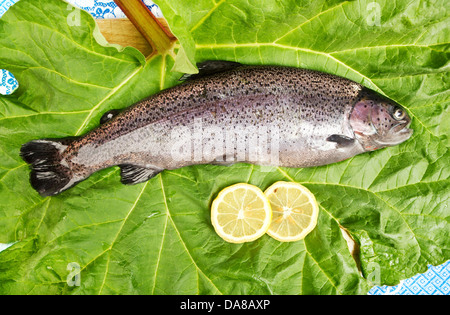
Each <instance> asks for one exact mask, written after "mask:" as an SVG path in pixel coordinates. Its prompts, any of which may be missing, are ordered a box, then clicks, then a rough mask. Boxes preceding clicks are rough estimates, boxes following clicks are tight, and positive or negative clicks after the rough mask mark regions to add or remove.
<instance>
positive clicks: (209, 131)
mask: <svg viewBox="0 0 450 315" xmlns="http://www.w3.org/2000/svg"><path fill="white" fill-rule="evenodd" d="M368 102H371V103H370V104H369V103H368ZM364 105H365V106H366V107H364ZM355 106H357V108H358V109H360V110H359V112H358V115H359V116H357V117H356V116H355V115H354V117H356V118H354V119H357V120H358V121H357V122H354V121H352V117H353V116H352V112H353V110H354V108H355ZM367 106H369V108H371V109H372V110H373V111H378V110H379V109H378V107H380V108H384V109H385V112H386V113H388V112H389V114H390V115H391V116H392V113H390V112H391V111H392V110H393V109H389V108H390V107H389V106H391V107H392V108H394V107H395V108H397V107H396V106H397V105H396V104H395V103H393V102H392V101H389V100H387V99H385V98H383V97H382V96H380V95H378V94H377V93H375V92H373V91H370V90H368V89H366V88H364V87H363V86H362V85H360V84H358V83H356V82H353V81H350V80H348V79H345V78H341V77H338V76H334V75H331V74H326V73H322V72H317V71H312V70H305V69H298V68H290V67H279V66H241V65H233V66H232V67H230V69H227V70H226V71H222V72H217V73H214V74H209V75H207V76H204V77H199V78H196V79H192V80H187V81H185V82H184V83H182V84H179V85H177V86H175V87H173V88H170V89H167V90H163V91H161V92H160V93H158V94H155V95H153V96H150V97H148V98H147V99H144V100H142V101H140V102H138V103H136V104H134V105H133V106H131V107H129V108H127V109H125V110H124V111H122V112H121V113H119V114H117V115H116V116H114V117H112V118H111V119H109V120H107V121H106V122H105V123H103V124H101V125H100V126H99V127H98V128H96V129H94V130H92V131H91V132H89V133H87V134H86V135H84V136H82V137H80V138H77V139H75V140H72V141H70V142H68V143H63V142H62V141H60V142H58V141H57V140H56V141H55V140H54V139H52V140H35V141H32V142H30V143H28V144H25V145H24V146H23V148H22V157H23V158H24V160H26V161H27V162H28V163H30V164H31V165H32V169H33V170H32V174H31V184H32V185H33V187H35V188H36V190H37V191H38V192H39V193H40V194H41V195H54V194H57V193H59V192H61V191H63V190H65V189H67V188H69V187H71V186H73V185H74V184H76V183H77V182H79V181H81V180H84V179H85V178H87V177H89V176H90V175H91V174H92V173H94V172H96V171H98V170H100V169H104V168H107V167H111V166H114V165H119V166H121V167H122V182H124V183H126V184H134V183H138V182H142V181H145V180H148V179H149V178H151V177H153V176H154V175H155V174H157V173H158V172H160V171H162V170H165V169H177V168H180V167H184V166H187V165H192V164H208V163H213V164H232V163H236V162H248V163H254V164H260V165H274V166H283V167H311V166H319V165H325V164H330V163H335V162H338V161H342V160H345V159H348V158H350V157H352V156H354V155H356V154H360V153H363V152H366V151H369V150H373V149H374V148H373V147H370V148H368V146H367V145H365V143H366V142H367V141H368V140H367V139H368V138H367V137H369V138H370V139H372V138H373V136H370V135H367V130H365V129H364V128H366V129H367V126H366V125H364V126H363V127H362V128H363V129H364V130H362V129H361V128H359V127H360V126H359V125H358V123H359V120H361V119H362V118H364V117H363V116H364V115H366V116H367V115H369V116H370V115H372V112H368V113H366V112H367V110H366V111H365V109H367ZM377 106H378V107H377ZM109 116H112V115H109ZM360 116H361V117H362V118H361V117H360ZM369 116H367V117H368V118H367V120H368V122H369V127H370V126H372V125H373V124H372V122H371V121H370V117H369ZM408 123H409V121H405V122H404V125H405V126H406V125H407V124H408ZM361 124H362V123H361ZM392 124H393V123H392ZM353 125H355V126H357V127H358V128H359V129H361V130H362V131H361V132H360V131H359V129H358V128H357V129H358V130H356V131H357V132H360V134H355V129H354V128H353ZM386 128H387V127H386ZM408 130H409V129H408ZM370 132H371V131H370V130H369V133H370ZM377 134H378V132H377ZM409 135H410V134H409ZM364 137H366V138H367V139H366V138H364ZM404 138H405V139H404V140H406V137H404ZM408 138H409V136H408ZM404 140H402V141H404ZM38 143H40V147H41V149H42V148H43V146H47V147H48V149H49V150H50V149H51V147H52V146H53V149H51V151H52V152H51V155H53V157H52V160H53V162H52V163H53V164H54V165H56V164H57V165H59V166H58V170H57V171H54V170H53V173H54V174H51V173H52V170H50V169H46V168H45V167H43V165H44V164H45V163H46V162H42V157H40V158H41V162H39V163H41V165H39V163H36V156H33V154H34V153H33V152H35V151H36V147H37V144H38ZM371 143H372V142H371ZM374 143H375V142H374ZM388 145H389V143H387V144H386V145H380V146H379V147H383V146H388ZM54 160H56V161H57V162H58V163H55V162H54ZM36 166H37V167H36ZM39 167H41V172H40V173H41V174H39ZM45 172H46V173H45ZM43 174H44V175H43ZM55 174H56V175H55ZM52 176H53V177H58V178H59V181H58V183H56V184H52V185H51V184H49V181H50V179H51V178H52ZM43 183H44V184H45V183H46V184H47V186H45V185H43ZM44 186H45V187H44ZM54 186H57V187H54ZM43 187H44V188H43Z"/></svg>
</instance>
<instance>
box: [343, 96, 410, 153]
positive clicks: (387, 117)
mask: <svg viewBox="0 0 450 315" xmlns="http://www.w3.org/2000/svg"><path fill="white" fill-rule="evenodd" d="M410 123H411V118H410V117H409V116H408V113H407V112H406V110H405V109H404V108H402V107H401V106H400V105H399V104H397V103H395V102H394V101H392V100H390V99H388V98H386V97H384V96H382V95H380V94H378V93H376V92H374V91H371V90H368V89H364V90H363V91H362V94H361V98H360V99H359V100H358V101H357V102H356V104H355V105H354V106H353V109H352V111H351V113H350V126H351V127H352V129H353V133H354V134H355V137H356V139H357V140H358V141H359V143H360V144H361V145H362V146H363V147H364V149H365V150H366V151H374V150H377V149H380V148H384V147H390V146H394V145H397V144H400V143H402V142H404V141H406V140H408V139H409V138H410V137H411V135H412V133H413V130H412V129H409V128H408V127H409V125H410Z"/></svg>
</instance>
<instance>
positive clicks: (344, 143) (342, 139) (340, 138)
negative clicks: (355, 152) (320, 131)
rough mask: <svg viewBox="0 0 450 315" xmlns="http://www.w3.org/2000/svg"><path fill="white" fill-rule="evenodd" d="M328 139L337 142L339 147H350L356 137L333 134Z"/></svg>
mask: <svg viewBox="0 0 450 315" xmlns="http://www.w3.org/2000/svg"><path fill="white" fill-rule="evenodd" d="M327 141H330V142H336V143H337V145H338V147H341V148H342V147H348V146H351V145H353V143H354V142H355V139H353V138H350V137H347V136H344V135H331V136H329V137H328V138H327Z"/></svg>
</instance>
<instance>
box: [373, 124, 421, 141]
mask: <svg viewBox="0 0 450 315" xmlns="http://www.w3.org/2000/svg"><path fill="white" fill-rule="evenodd" d="M410 125H411V122H410V121H409V122H406V121H403V122H399V123H398V124H396V125H394V126H392V127H391V128H390V129H389V134H390V135H391V136H390V137H388V138H387V139H384V140H379V139H376V140H375V142H376V143H378V144H380V145H382V146H394V145H397V144H400V143H402V142H405V141H406V140H408V139H409V138H410V137H411V136H412V134H413V132H414V130H413V129H410V128H409V126H410Z"/></svg>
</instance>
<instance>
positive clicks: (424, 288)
mask: <svg viewBox="0 0 450 315" xmlns="http://www.w3.org/2000/svg"><path fill="white" fill-rule="evenodd" d="M17 1H18V0H0V17H1V16H2V15H3V13H5V12H6V10H7V9H8V8H9V7H10V6H11V5H13V4H14V3H15V2H17ZM143 1H144V3H145V4H146V5H147V7H148V8H149V9H150V10H151V11H152V13H153V14H154V15H155V16H157V17H162V16H163V15H162V13H161V11H160V9H159V8H158V6H157V5H156V4H154V3H153V2H152V1H149V0H143ZM68 2H70V3H71V4H73V5H75V6H77V7H79V8H81V9H83V10H86V11H88V12H89V13H90V14H92V16H93V17H94V18H96V19H104V18H108V19H109V18H125V15H124V14H123V12H122V11H121V10H120V8H118V7H117V5H116V4H115V3H114V1H110V0H68ZM0 75H1V82H0V94H10V93H12V92H13V91H14V90H15V89H16V88H17V86H18V83H17V81H16V80H15V79H14V76H13V75H12V74H11V73H9V72H8V71H5V70H1V71H0ZM8 245H10V244H8ZM8 245H6V244H0V251H1V250H4V249H5V248H7V247H8ZM393 294H395V295H412V294H414V295H415V294H423V295H425V294H428V295H429V294H433V295H450V261H447V262H446V263H444V264H442V265H440V266H429V269H428V271H427V272H425V273H423V274H418V275H416V276H414V277H412V278H410V279H406V280H403V281H402V282H401V283H400V284H399V285H397V286H393V287H388V286H376V287H373V288H372V289H371V290H370V291H369V295H393Z"/></svg>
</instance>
